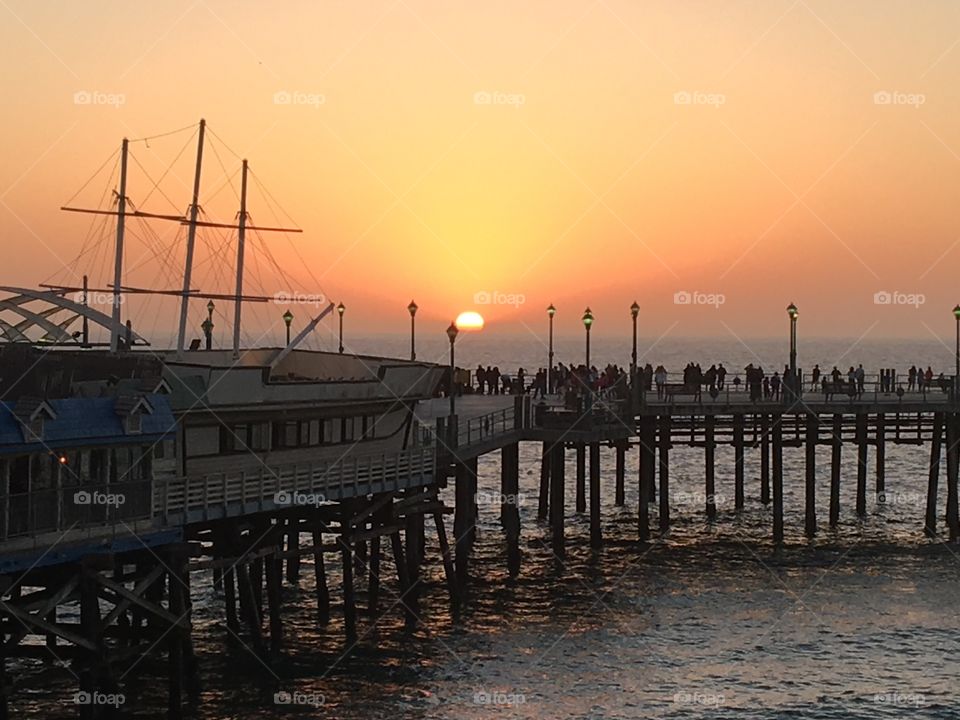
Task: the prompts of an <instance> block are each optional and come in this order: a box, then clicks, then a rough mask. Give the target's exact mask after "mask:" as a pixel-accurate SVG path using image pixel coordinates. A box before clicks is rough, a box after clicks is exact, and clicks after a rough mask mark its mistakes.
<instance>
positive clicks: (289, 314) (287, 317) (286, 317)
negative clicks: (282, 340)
mask: <svg viewBox="0 0 960 720" xmlns="http://www.w3.org/2000/svg"><path fill="white" fill-rule="evenodd" d="M283 322H284V324H285V325H286V326H287V345H289V344H290V323H292V322H293V313H292V312H290V311H289V310H287V311H286V312H285V313H284V314H283Z"/></svg>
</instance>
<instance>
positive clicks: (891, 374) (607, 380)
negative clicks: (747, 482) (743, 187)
mask: <svg viewBox="0 0 960 720" xmlns="http://www.w3.org/2000/svg"><path fill="white" fill-rule="evenodd" d="M461 373H462V374H461ZM728 375H729V372H728V370H727V368H726V367H724V365H723V363H715V364H712V365H711V366H710V367H709V368H707V369H706V370H703V369H702V368H701V366H700V364H699V363H694V362H690V363H687V365H686V366H685V367H684V368H683V372H682V375H678V374H676V373H674V374H672V375H671V373H669V372H668V371H667V369H666V368H665V367H664V366H663V365H657V367H656V368H654V367H653V366H652V365H651V364H650V363H646V364H645V365H643V366H641V367H638V368H637V379H638V382H639V383H640V385H641V387H642V388H644V389H645V390H647V391H652V390H653V389H654V388H655V389H656V393H657V398H658V399H661V400H662V399H664V398H665V397H666V396H667V395H668V393H669V391H670V389H671V388H674V389H678V390H680V391H682V392H685V393H692V394H693V395H694V397H695V399H700V398H701V393H702V392H703V390H704V389H706V390H707V391H708V392H709V393H710V394H711V395H712V396H713V397H716V395H717V394H718V393H720V392H723V391H724V390H730V389H731V386H732V390H733V391H734V392H738V391H740V390H741V386H743V388H742V389H743V391H746V392H748V393H749V395H750V399H751V400H752V401H755V402H756V401H760V400H770V401H774V402H776V401H779V400H781V399H783V397H784V396H785V394H786V393H789V392H790V388H791V386H792V384H793V383H792V382H791V373H790V367H789V365H784V368H783V371H782V372H781V371H777V370H775V371H774V372H773V373H772V374H769V373H767V372H766V371H764V369H763V367H762V366H761V365H759V364H757V365H754V364H753V363H750V364H748V365H747V366H746V367H745V368H744V369H743V379H741V377H740V374H739V373H737V374H735V375H734V377H733V379H732V380H728V377H727V376H728ZM681 377H682V379H681ZM866 378H867V375H866V371H865V370H864V368H863V365H862V364H860V365H857V366H856V367H854V366H852V365H851V366H849V369H848V370H847V371H846V372H843V371H841V370H840V369H839V368H838V367H837V366H834V367H833V369H832V370H831V371H830V372H829V373H823V371H822V370H821V369H820V365H819V364H817V365H814V367H813V370H812V371H811V372H810V374H809V376H808V379H809V385H808V387H809V389H810V390H811V391H817V390H822V391H823V392H824V393H826V394H833V393H838V394H849V395H851V396H853V397H861V396H862V395H863V394H864V392H865V391H866V384H867V383H866ZM805 379H807V378H804V379H801V378H797V380H796V385H797V387H798V388H800V389H803V388H802V387H801V386H802V385H803V380H805ZM951 382H952V378H950V377H947V376H946V375H944V373H942V372H941V373H939V374H937V375H935V374H934V372H933V369H932V368H931V367H930V366H929V365H928V366H927V368H926V370H924V369H923V366H922V365H921V366H917V365H911V366H910V369H909V370H908V371H907V374H906V387H904V383H903V376H902V375H899V374H898V373H897V371H896V370H895V369H893V368H884V369H881V370H880V372H879V373H878V375H877V380H876V389H877V390H878V391H879V392H882V393H893V392H899V391H903V392H926V391H928V390H930V389H932V388H934V387H937V388H941V389H943V390H944V391H947V390H948V389H949V386H950V383H951ZM628 385H629V373H628V371H626V370H624V369H623V368H621V367H620V366H619V365H615V364H610V365H607V366H605V367H604V368H603V369H602V370H601V369H599V368H597V367H596V366H595V365H591V366H590V367H587V366H586V365H585V364H580V365H573V364H570V365H565V364H564V363H558V364H557V365H556V366H555V367H554V368H553V370H552V372H550V373H548V372H547V369H546V368H542V367H541V368H539V369H538V370H537V371H536V372H535V373H534V375H533V377H532V378H531V377H530V376H529V375H528V373H527V372H526V371H525V370H524V368H519V369H518V370H517V372H516V373H514V374H509V373H504V372H501V371H500V368H499V367H497V366H489V365H488V366H486V367H484V366H483V365H478V366H477V368H476V370H475V371H474V372H473V373H469V372H467V371H460V370H459V369H458V371H457V392H458V393H461V394H462V393H464V392H468V393H477V394H479V395H519V394H525V393H529V394H532V395H533V397H534V398H538V397H539V398H542V397H545V396H546V395H548V394H550V395H553V394H559V395H562V396H566V395H568V394H569V393H571V392H572V393H583V392H584V391H587V390H589V391H592V392H600V391H605V390H609V389H617V388H618V387H622V388H623V396H624V397H626V396H627V390H626V389H627V387H628Z"/></svg>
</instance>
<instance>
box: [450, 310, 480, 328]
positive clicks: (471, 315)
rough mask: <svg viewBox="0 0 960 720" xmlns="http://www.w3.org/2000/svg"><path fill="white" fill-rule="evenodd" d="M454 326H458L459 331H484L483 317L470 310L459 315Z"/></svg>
mask: <svg viewBox="0 0 960 720" xmlns="http://www.w3.org/2000/svg"><path fill="white" fill-rule="evenodd" d="M454 324H455V325H456V326H457V329H458V330H482V329H483V316H482V315H481V314H480V313H478V312H474V311H473V310H468V311H466V312H462V313H460V314H459V315H457V319H456V322H455V323H454Z"/></svg>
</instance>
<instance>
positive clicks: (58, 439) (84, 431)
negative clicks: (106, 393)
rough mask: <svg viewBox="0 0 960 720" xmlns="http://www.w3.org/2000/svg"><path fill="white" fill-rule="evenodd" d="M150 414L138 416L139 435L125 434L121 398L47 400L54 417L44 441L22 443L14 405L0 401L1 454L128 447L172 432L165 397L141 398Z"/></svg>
mask: <svg viewBox="0 0 960 720" xmlns="http://www.w3.org/2000/svg"><path fill="white" fill-rule="evenodd" d="M143 397H144V399H145V400H146V401H147V402H148V403H150V407H152V408H153V412H152V413H150V412H146V411H143V412H142V413H141V426H140V429H141V432H140V433H137V434H128V433H127V432H126V430H125V429H124V419H123V417H122V416H121V415H119V414H118V413H117V408H116V403H117V401H118V400H120V398H116V397H100V398H65V399H61V400H47V404H48V405H49V406H50V407H51V408H52V409H53V411H54V413H56V418H46V419H45V420H44V423H43V442H42V443H39V442H24V436H23V425H22V424H21V422H20V420H19V419H18V418H17V417H16V415H15V414H14V407H15V404H14V403H9V402H0V453H12V452H30V451H33V450H45V449H55V448H64V449H68V448H72V447H80V446H84V445H129V444H142V443H143V441H145V440H146V441H156V440H159V439H160V438H162V437H164V436H165V435H168V434H170V433H172V432H173V431H174V428H175V426H176V420H175V419H174V417H173V412H172V411H171V410H170V403H169V402H168V401H167V398H166V396H164V395H150V394H147V395H144V396H143Z"/></svg>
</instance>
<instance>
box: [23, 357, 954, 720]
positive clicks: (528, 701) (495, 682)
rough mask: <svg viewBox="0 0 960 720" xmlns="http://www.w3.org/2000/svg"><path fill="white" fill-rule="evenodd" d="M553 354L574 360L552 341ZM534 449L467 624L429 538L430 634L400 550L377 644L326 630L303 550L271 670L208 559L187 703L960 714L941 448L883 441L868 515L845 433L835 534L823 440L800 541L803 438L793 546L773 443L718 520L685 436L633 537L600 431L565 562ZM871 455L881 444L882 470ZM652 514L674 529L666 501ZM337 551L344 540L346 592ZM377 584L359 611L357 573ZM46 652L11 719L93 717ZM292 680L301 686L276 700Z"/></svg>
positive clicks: (271, 714)
mask: <svg viewBox="0 0 960 720" xmlns="http://www.w3.org/2000/svg"><path fill="white" fill-rule="evenodd" d="M397 342H398V344H399V343H402V340H401V339H398V340H397ZM558 345H562V346H563V352H564V353H568V354H569V355H571V356H572V354H573V353H574V352H575V351H580V350H582V347H580V345H579V344H576V343H574V342H570V343H567V344H564V343H558ZM568 346H569V347H568ZM801 348H802V351H801V358H800V364H801V366H802V367H805V368H809V367H812V366H813V363H814V362H819V363H820V365H821V367H822V368H824V367H825V368H830V367H832V366H833V365H834V364H837V365H842V364H846V365H850V364H856V363H860V362H862V363H863V364H864V366H865V367H866V368H867V369H868V370H870V369H873V368H877V367H897V368H899V369H902V370H906V368H907V367H908V366H909V365H910V364H911V363H917V364H920V363H922V364H923V365H924V366H926V365H928V364H930V365H932V366H933V368H934V370H935V371H939V369H943V370H945V371H949V369H950V367H951V366H952V362H953V355H952V350H951V349H950V348H945V347H944V346H943V345H941V344H939V343H938V342H937V341H935V340H934V341H930V342H893V343H867V342H864V343H856V342H854V341H849V342H848V341H839V340H829V341H827V340H822V341H810V342H809V343H807V344H804V345H802V346H801ZM440 349H441V350H442V346H441V348H440ZM370 350H371V351H373V350H374V348H371V349H370ZM542 350H543V348H542V347H541V346H539V345H538V344H537V343H536V341H534V342H532V343H531V346H530V347H527V346H524V345H522V344H521V343H518V342H516V341H511V342H506V341H504V342H503V344H502V345H501V346H500V347H499V348H491V347H488V346H485V345H481V344H479V343H477V344H473V345H470V344H468V343H464V344H463V347H462V348H460V347H459V344H458V351H460V352H461V354H462V356H463V358H464V365H467V366H469V365H470V364H473V363H476V362H483V363H484V364H488V363H489V364H494V363H496V364H498V365H499V366H500V367H501V369H508V368H509V369H511V370H512V369H513V367H514V366H519V365H521V364H522V365H524V366H525V367H527V368H531V367H536V366H537V365H538V358H539V357H540V356H541V354H542V353H541V351H542ZM380 352H388V353H389V349H387V350H384V349H381V350H380ZM396 352H400V351H399V350H398V351H396ZM438 352H439V350H438ZM594 352H595V357H596V359H597V361H598V362H608V361H616V362H620V363H621V364H626V363H627V362H628V360H629V348H624V347H623V343H622V342H621V343H615V342H613V341H599V342H597V343H596V344H595V347H594ZM785 354H786V348H785V347H784V346H783V343H782V342H779V341H759V342H750V343H746V344H744V343H740V342H738V341H729V342H720V343H712V342H711V341H693V340H689V341H670V342H668V341H664V342H663V343H662V344H660V345H659V346H657V348H656V349H655V350H654V352H652V353H651V354H650V361H651V362H652V363H653V364H654V365H656V364H658V363H664V364H666V365H667V366H668V368H669V369H674V367H675V368H676V369H677V370H679V369H680V368H681V367H682V365H683V364H684V363H685V362H686V361H687V359H697V360H699V361H700V362H701V364H704V365H709V364H710V363H711V362H714V361H723V362H724V364H725V365H727V366H728V367H730V368H734V367H743V366H744V365H746V364H747V363H748V362H754V363H757V362H760V363H761V364H763V365H764V366H765V367H770V368H771V369H772V368H773V367H776V366H777V365H780V366H782V364H783V362H784V361H785ZM490 358H492V360H491V359H490ZM497 358H500V359H497ZM503 358H505V359H503ZM558 359H559V360H564V357H562V356H561V355H560V354H559V353H558ZM539 364H543V361H540V362H539ZM539 452H540V449H539V446H538V445H536V444H533V443H527V444H524V445H522V446H521V468H520V470H521V476H520V485H521V487H520V492H521V497H520V513H521V523H522V535H521V548H522V552H523V561H522V563H523V564H522V570H521V573H520V576H519V577H518V578H516V579H514V580H511V579H510V578H509V576H508V573H507V568H506V548H505V541H504V538H503V535H502V532H501V531H500V528H499V520H498V514H499V507H498V506H495V505H492V504H491V505H481V507H480V526H479V531H478V538H477V543H476V546H475V548H474V554H473V562H472V566H471V577H472V582H471V589H470V598H469V604H468V607H467V608H466V610H465V612H464V613H463V615H462V617H461V618H459V619H458V620H454V619H453V618H452V617H451V615H450V612H449V606H448V600H447V596H446V590H445V586H444V582H443V574H442V566H441V564H440V558H439V551H438V548H437V545H436V542H435V538H434V536H433V534H432V533H428V538H427V561H426V567H425V573H426V583H427V584H426V588H425V591H424V595H423V598H422V600H421V610H422V612H421V622H420V624H419V626H418V628H417V629H416V630H414V631H407V630H405V629H404V627H403V615H402V612H401V610H400V608H399V606H398V605H397V601H398V596H397V590H398V586H397V582H396V577H395V572H394V568H393V565H392V562H390V561H389V560H388V559H385V560H384V563H383V566H382V568H381V576H382V577H383V578H384V588H383V590H382V596H381V602H382V608H383V610H384V612H383V613H382V614H381V615H379V616H368V615H363V616H362V617H361V619H360V623H359V627H358V632H359V636H360V637H359V641H358V643H357V644H356V645H355V646H353V647H350V648H347V647H346V646H345V644H344V640H343V627H342V615H341V613H340V612H339V607H338V606H337V605H336V604H335V606H334V609H333V618H332V621H331V623H330V625H328V626H327V627H319V626H318V625H317V623H316V620H315V604H314V594H313V580H312V567H311V565H310V562H309V561H306V562H305V563H304V566H303V568H302V575H301V580H300V583H299V585H298V586H297V587H289V586H286V585H285V586H284V589H283V596H284V603H285V618H284V619H285V627H284V631H285V646H284V654H283V657H282V658H281V659H280V661H278V662H277V663H276V664H275V666H273V667H272V668H268V667H266V666H264V665H263V664H261V663H260V662H259V661H258V660H257V659H255V658H254V656H253V655H252V653H250V652H248V651H247V650H246V649H245V647H244V646H243V645H240V644H237V643H232V644H231V643H230V642H229V638H228V637H227V631H226V629H225V627H224V625H223V602H222V598H221V597H220V596H219V595H218V594H217V593H215V592H214V591H213V589H212V586H211V582H210V577H209V575H207V574H197V575H196V576H195V577H194V592H195V596H194V623H195V642H196V647H197V654H198V658H199V662H200V668H201V676H202V682H203V691H202V694H201V696H200V698H199V700H198V701H197V702H196V703H194V704H192V705H191V706H190V707H189V708H188V709H187V715H188V717H194V718H202V719H205V720H206V719H209V720H226V719H227V718H230V719H233V718H237V719H239V718H255V719H259V718H277V717H311V718H337V719H343V720H370V719H374V718H384V719H389V720H398V719H400V718H403V719H406V718H415V719H423V720H428V719H438V720H439V719H450V720H453V719H461V718H462V719H466V720H470V719H474V718H476V719H478V720H479V719H480V718H490V717H504V718H549V719H553V718H692V719H697V720H700V719H704V720H706V719H707V718H745V719H753V718H757V719H759V718H764V719H766V718H770V719H771V720H772V719H774V718H837V719H840V718H901V717H921V718H954V717H958V718H960V689H958V683H957V679H956V670H957V667H958V666H957V663H956V660H955V656H956V653H957V651H958V646H960V614H958V612H957V609H956V607H957V606H956V598H957V596H958V591H960V548H957V547H950V546H947V545H945V544H943V543H940V542H938V541H931V540H928V539H925V538H924V537H923V535H922V532H921V528H922V521H923V511H924V510H923V507H924V500H925V491H926V472H927V464H928V462H929V457H928V453H929V447H917V446H911V445H890V446H889V447H888V451H887V478H886V485H887V491H888V495H889V496H890V497H889V500H888V502H887V503H885V504H878V503H876V502H875V501H874V498H872V497H870V498H869V502H868V515H867V517H866V518H864V519H863V520H860V519H858V518H857V517H856V515H855V513H854V484H855V477H856V467H855V461H851V460H852V458H851V454H852V449H847V448H845V459H846V461H845V463H844V466H843V476H842V484H841V488H842V492H841V505H842V513H841V520H840V526H839V528H837V529H836V530H830V529H829V528H828V527H827V524H826V510H827V505H828V488H827V483H826V476H825V473H824V471H826V472H827V473H828V472H829V470H828V468H829V449H827V448H822V449H820V452H818V458H817V459H818V467H819V470H820V471H819V475H818V479H819V483H818V508H819V510H820V512H821V516H820V532H819V534H818V536H817V537H816V538H815V539H814V540H807V539H806V538H805V537H804V536H803V449H802V448H786V449H785V458H784V462H785V515H786V517H785V521H786V540H787V542H786V546H785V547H784V548H783V549H782V551H779V552H777V551H775V550H774V548H773V545H772V543H771V541H770V537H771V525H772V516H771V509H770V508H769V507H765V506H763V505H762V504H761V503H760V501H759V479H758V478H759V450H758V449H757V450H749V451H748V454H747V458H746V478H747V506H746V509H745V510H744V511H743V512H742V513H739V514H737V513H736V512H735V511H734V509H733V469H734V460H733V450H732V448H728V447H719V448H718V449H717V453H716V458H717V492H718V495H719V496H720V497H719V499H718V517H717V520H716V521H715V522H714V523H708V522H707V521H706V518H705V515H704V511H703V450H702V449H693V448H684V447H680V446H677V447H676V448H675V449H674V450H673V451H672V453H671V463H672V464H671V494H672V496H673V503H672V513H671V514H672V528H671V530H670V532H669V534H667V535H666V536H664V537H659V536H657V533H656V531H654V536H655V541H654V542H653V543H651V544H650V545H649V546H646V547H641V546H639V545H638V544H637V543H636V536H637V530H636V507H637V487H636V485H637V481H636V478H637V459H636V453H631V454H629V455H628V461H627V479H628V480H627V498H626V501H627V504H626V506H625V507H623V508H617V507H615V506H614V504H613V469H614V457H613V451H612V450H608V449H606V448H604V449H602V451H601V467H602V475H601V477H602V494H603V512H602V517H603V532H604V540H605V545H604V547H603V549H602V550H600V551H598V552H593V551H591V550H590V548H589V527H588V524H587V518H586V517H585V516H580V515H577V514H576V513H575V512H574V483H573V478H574V477H575V470H574V458H573V453H570V454H568V467H567V478H568V483H567V485H568V493H567V502H566V508H567V521H568V524H567V557H566V558H565V560H563V561H559V560H558V559H557V558H556V557H555V556H554V555H553V553H552V552H551V550H550V545H549V531H548V529H547V528H546V527H545V526H543V525H542V524H540V523H538V522H537V519H536V504H537V503H536V497H537V486H538V481H539ZM872 459H873V458H872V450H871V455H870V459H869V461H868V462H869V463H870V467H869V471H870V474H869V476H868V477H869V478H870V482H872V477H873V475H872V472H873V465H872ZM479 470H480V490H481V491H484V493H482V494H488V493H495V492H496V491H497V490H498V489H499V462H498V457H497V456H496V455H490V456H486V457H484V458H482V459H481V462H480V465H479ZM944 485H945V483H944V482H943V481H942V482H941V497H940V504H939V508H940V519H941V523H942V517H943V509H944V508H945V488H944ZM447 501H448V504H452V498H449V497H448V498H447ZM651 513H652V524H653V527H656V509H655V506H654V507H653V508H652V510H651ZM451 524H452V523H451ZM448 532H452V527H451V526H449V525H448ZM338 564H339V563H337V562H336V561H335V560H334V558H333V557H332V556H328V570H329V571H330V577H329V580H330V583H331V589H332V593H333V598H334V602H335V603H337V602H338V601H339V599H340V593H339V585H338V583H339V573H338ZM360 589H361V593H360V598H359V600H360V604H361V606H363V603H364V600H365V593H364V589H365V588H364V586H363V584H361V586H360ZM46 667H47V669H42V668H41V667H40V666H38V665H37V664H35V663H26V664H25V665H24V666H21V667H20V668H19V671H20V673H21V680H20V681H18V682H17V685H16V689H15V692H14V704H13V707H14V713H15V714H14V717H31V718H47V717H71V716H73V715H74V714H75V712H76V710H75V708H74V706H73V705H72V704H71V703H70V699H71V698H72V693H73V692H74V690H75V689H76V687H75V682H74V681H73V678H71V677H70V676H69V675H68V674H67V673H66V672H65V671H63V670H57V669H53V670H51V669H49V665H48V666H46ZM163 670H164V663H163V660H162V659H150V660H146V661H144V662H143V664H142V666H141V667H139V668H137V672H136V673H133V674H132V675H131V678H130V679H129V682H127V683H126V685H125V687H124V692H125V694H126V697H127V703H126V704H125V705H124V706H123V707H122V708H121V716H129V717H143V718H153V717H163V716H164V713H165V708H166V696H165V680H164V679H163ZM277 692H283V693H288V694H289V696H290V697H292V698H294V699H295V700H296V701H298V702H302V703H306V704H297V705H294V704H279V705H278V704H277V703H276V702H275V697H276V696H275V693H277ZM280 697H281V698H283V696H280Z"/></svg>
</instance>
